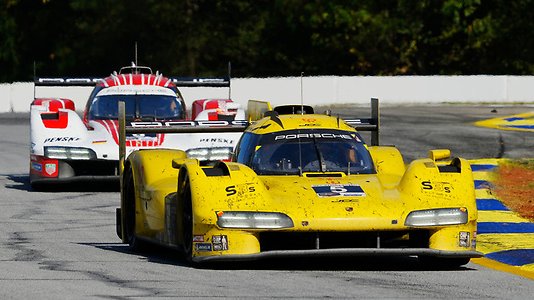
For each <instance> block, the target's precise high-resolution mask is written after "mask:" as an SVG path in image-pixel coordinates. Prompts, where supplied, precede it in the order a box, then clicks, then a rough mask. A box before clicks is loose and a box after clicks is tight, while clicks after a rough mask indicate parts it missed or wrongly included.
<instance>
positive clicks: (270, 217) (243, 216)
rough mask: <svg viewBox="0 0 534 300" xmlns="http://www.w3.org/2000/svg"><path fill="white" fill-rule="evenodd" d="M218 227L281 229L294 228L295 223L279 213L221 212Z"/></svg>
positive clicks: (218, 217) (218, 214) (218, 213)
mask: <svg viewBox="0 0 534 300" xmlns="http://www.w3.org/2000/svg"><path fill="white" fill-rule="evenodd" d="M217 225H219V227H221V228H249V229H280V228H291V227H293V221H292V220H291V218H289V217H288V216H287V215H285V214H283V213H277V212H248V211H220V212H217Z"/></svg>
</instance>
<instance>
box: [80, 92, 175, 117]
mask: <svg viewBox="0 0 534 300" xmlns="http://www.w3.org/2000/svg"><path fill="white" fill-rule="evenodd" d="M119 101H124V102H125V104H126V119H128V120H140V121H154V120H165V119H181V118H182V116H183V108H182V105H181V104H180V102H178V99H177V98H176V97H173V96H165V95H105V96H98V97H95V98H94V100H93V103H92V104H91V107H90V109H89V119H91V120H108V119H118V115H119V114H118V103H119Z"/></svg>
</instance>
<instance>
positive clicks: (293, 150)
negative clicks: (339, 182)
mask: <svg viewBox="0 0 534 300" xmlns="http://www.w3.org/2000/svg"><path fill="white" fill-rule="evenodd" d="M249 134H251V135H254V134H252V133H249ZM243 138H244V139H243V141H245V142H246V141H247V140H249V143H253V144H254V143H255V141H257V142H256V143H255V145H254V147H251V146H253V145H247V146H245V145H242V146H245V147H242V150H241V152H242V153H239V156H238V161H239V162H242V163H245V164H247V165H249V166H251V167H252V169H253V170H254V171H256V173H257V174H260V175H262V174H263V175H288V174H291V175H294V174H300V173H301V172H302V173H304V172H344V173H346V174H369V173H374V168H373V163H372V160H371V157H370V155H369V152H368V151H367V149H366V148H365V145H364V143H363V141H362V139H361V137H360V136H359V135H358V134H356V133H354V132H349V131H338V130H290V131H283V132H276V133H271V134H266V135H262V136H261V138H259V137H258V138H248V139H247V137H243ZM243 141H242V142H243ZM243 152H244V153H243ZM247 152H248V153H247Z"/></svg>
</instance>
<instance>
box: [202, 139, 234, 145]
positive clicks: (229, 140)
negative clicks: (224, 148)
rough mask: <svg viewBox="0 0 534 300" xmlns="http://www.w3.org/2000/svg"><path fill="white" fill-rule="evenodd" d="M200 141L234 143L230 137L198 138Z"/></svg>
mask: <svg viewBox="0 0 534 300" xmlns="http://www.w3.org/2000/svg"><path fill="white" fill-rule="evenodd" d="M199 142H201V143H224V144H227V145H232V144H234V140H231V139H225V138H202V139H200V141H199Z"/></svg>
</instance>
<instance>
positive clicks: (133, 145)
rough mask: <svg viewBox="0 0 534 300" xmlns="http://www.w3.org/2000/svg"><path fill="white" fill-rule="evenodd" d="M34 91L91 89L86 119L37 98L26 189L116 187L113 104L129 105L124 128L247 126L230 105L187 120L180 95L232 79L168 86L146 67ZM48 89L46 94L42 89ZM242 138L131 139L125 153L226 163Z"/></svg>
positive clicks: (196, 111) (199, 110)
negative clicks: (174, 154)
mask: <svg viewBox="0 0 534 300" xmlns="http://www.w3.org/2000/svg"><path fill="white" fill-rule="evenodd" d="M35 85H36V86H37V87H42V86H45V87H50V86H84V85H86V86H94V89H93V91H92V93H91V94H90V96H89V99H88V101H87V104H86V106H85V110H84V113H83V117H80V116H79V115H78V114H77V113H76V111H75V106H74V102H73V101H72V100H70V99H63V98H41V97H39V98H36V99H35V100H34V101H33V102H32V104H31V113H30V120H31V121H30V136H31V147H30V181H31V184H32V186H33V187H34V188H38V187H40V186H43V184H49V183H69V182H72V181H75V180H88V179H90V180H92V181H94V180H100V179H106V180H108V179H118V177H119V176H118V175H119V168H118V166H119V165H118V160H119V155H118V153H119V152H118V144H119V138H118V110H117V107H118V105H117V103H118V101H124V103H125V105H126V111H125V113H126V120H127V122H129V123H131V124H132V125H137V126H143V124H147V123H148V124H151V122H174V123H173V124H174V125H180V126H183V127H196V126H198V125H199V123H202V124H203V125H207V124H209V122H213V121H215V123H216V124H217V121H218V120H219V119H221V120H225V121H229V120H240V119H241V120H244V117H245V115H244V110H243V109H242V108H240V107H239V105H238V104H237V103H234V102H232V101H231V100H230V99H201V100H196V101H194V102H193V110H192V113H191V115H189V114H188V112H187V111H186V105H185V101H184V99H183V97H182V94H181V93H180V91H179V90H178V87H180V86H181V87H228V88H229V87H230V81H229V78H209V79H201V78H172V77H171V78H168V77H164V76H162V75H161V74H159V73H157V72H156V74H152V70H151V69H150V68H147V67H140V66H135V65H133V66H132V67H126V68H122V69H121V71H120V72H119V73H117V72H114V73H113V74H112V75H111V76H109V77H107V78H104V79H99V78H37V79H36V80H35ZM45 89H46V88H45ZM240 135H241V134H240V133H221V134H219V135H217V136H216V137H215V136H213V134H211V133H197V134H192V133H184V134H182V135H179V136H176V135H166V134H164V133H150V134H136V135H129V136H128V137H127V141H126V147H127V149H128V151H129V152H130V151H133V150H134V149H140V148H162V147H163V148H165V147H166V148H176V149H181V150H184V151H191V154H193V153H194V152H199V151H200V152H202V151H204V150H205V149H212V148H213V149H218V151H219V152H220V155H224V153H223V154H221V153H222V152H225V153H226V158H229V156H230V153H231V151H232V149H233V147H235V144H236V143H237V140H238V139H239V137H240Z"/></svg>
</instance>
